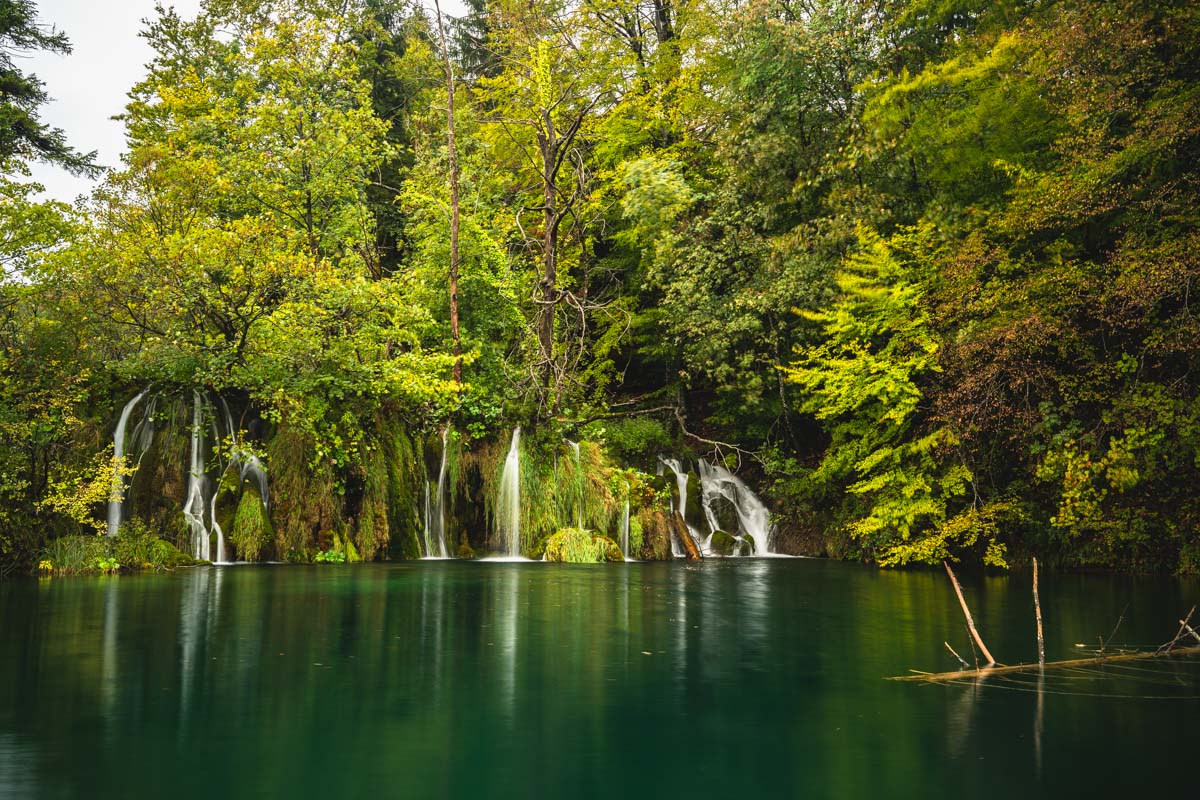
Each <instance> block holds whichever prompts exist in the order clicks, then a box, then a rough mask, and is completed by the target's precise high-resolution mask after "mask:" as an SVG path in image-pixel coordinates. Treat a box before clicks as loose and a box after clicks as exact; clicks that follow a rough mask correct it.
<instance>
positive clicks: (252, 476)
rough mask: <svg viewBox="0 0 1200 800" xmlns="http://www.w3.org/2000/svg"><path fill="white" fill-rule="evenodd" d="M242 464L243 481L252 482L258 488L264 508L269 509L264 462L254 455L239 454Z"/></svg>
mask: <svg viewBox="0 0 1200 800" xmlns="http://www.w3.org/2000/svg"><path fill="white" fill-rule="evenodd" d="M238 460H239V463H241V465H242V468H241V472H240V475H241V478H242V480H243V481H245V480H252V481H254V484H255V485H256V486H257V487H258V496H259V497H261V498H262V504H263V508H269V507H270V506H269V505H268V503H267V471H266V470H265V469H263V465H262V461H260V460H259V458H258V456H256V455H254V454H253V453H245V452H242V453H239V454H238Z"/></svg>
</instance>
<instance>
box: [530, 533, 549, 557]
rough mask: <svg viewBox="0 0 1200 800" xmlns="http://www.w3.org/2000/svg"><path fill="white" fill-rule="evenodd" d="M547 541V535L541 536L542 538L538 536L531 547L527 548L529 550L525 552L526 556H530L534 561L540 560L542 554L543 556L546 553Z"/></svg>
mask: <svg viewBox="0 0 1200 800" xmlns="http://www.w3.org/2000/svg"><path fill="white" fill-rule="evenodd" d="M549 541H550V537H549V536H543V537H542V538H540V539H538V540H537V541H536V542H534V543H533V547H531V548H529V551H528V553H527V555H528V557H529V558H532V559H533V560H534V561H540V560H541V559H542V556H544V555H545V554H546V543H547V542H549Z"/></svg>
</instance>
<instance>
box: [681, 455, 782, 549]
mask: <svg viewBox="0 0 1200 800" xmlns="http://www.w3.org/2000/svg"><path fill="white" fill-rule="evenodd" d="M659 463H660V464H661V465H664V466H666V468H667V469H669V470H671V471H672V472H674V473H675V483H676V486H677V487H678V489H679V514H680V516H682V517H683V518H684V522H686V523H687V527H688V531H690V532H691V534H692V537H693V538H694V539H695V540H696V542H697V544H698V545H699V546H700V549H701V550H702V551H703V552H704V553H705V554H706V555H708V554H711V553H712V552H713V551H712V538H713V534H714V533H716V532H717V531H719V530H722V528H721V523H720V521H719V520H718V519H717V512H716V509H715V508H714V507H713V504H714V502H715V501H717V500H724V501H727V502H728V503H729V504H730V505H731V506H732V507H733V510H734V513H735V514H736V516H737V522H738V530H737V532H736V533H734V532H732V531H725V532H726V533H729V534H730V535H732V536H733V537H734V539H735V540H737V541H738V542H739V544H740V545H742V547H740V549H739V552H738V553H736V554H737V555H744V554H746V551H748V550H749V542H747V541H746V539H747V536H749V538H751V539H753V541H754V555H758V556H771V555H777V554H776V553H775V552H774V551H772V550H771V545H772V542H771V535H772V533H773V530H772V527H771V512H770V511H769V510H768V509H767V507H766V505H764V504H763V502H762V500H760V499H759V497H758V495H756V494H755V493H754V492H753V491H752V490H751V489H750V487H749V486H747V485H746V484H745V482H744V481H742V479H741V478H739V477H737V476H736V475H734V474H733V473H731V472H730V471H729V470H727V469H726V468H725V467H723V466H721V465H720V464H709V463H708V462H706V461H704V460H701V461H700V462H699V463H698V468H699V473H700V506H701V509H702V510H703V512H704V519H705V521H706V522H707V524H708V533H707V534H705V535H702V534H701V533H700V531H698V530H696V528H695V527H694V526H693V525H692V524H691V523H690V522H688V521H687V489H688V478H689V475H688V472H687V469H686V468H685V467H684V466H683V463H682V462H681V461H680V460H679V459H675V458H661V457H660V458H659ZM674 510H675V509H674V505H673V504H672V512H674ZM671 552H672V553H673V554H674V555H675V556H677V557H678V556H681V555H683V552H682V549H681V548H680V547H679V546H678V543H677V542H676V541H675V537H671Z"/></svg>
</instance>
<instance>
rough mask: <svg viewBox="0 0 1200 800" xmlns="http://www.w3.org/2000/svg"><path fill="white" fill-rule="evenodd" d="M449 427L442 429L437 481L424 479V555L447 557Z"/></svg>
mask: <svg viewBox="0 0 1200 800" xmlns="http://www.w3.org/2000/svg"><path fill="white" fill-rule="evenodd" d="M449 444H450V428H449V427H446V428H443V429H442V463H441V466H439V467H438V478H437V483H436V484H435V483H433V482H432V481H429V480H426V481H425V557H426V558H449V557H450V553H449V551H448V550H447V548H446V452H447V450H448V449H449Z"/></svg>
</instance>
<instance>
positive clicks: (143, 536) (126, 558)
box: [38, 520, 204, 575]
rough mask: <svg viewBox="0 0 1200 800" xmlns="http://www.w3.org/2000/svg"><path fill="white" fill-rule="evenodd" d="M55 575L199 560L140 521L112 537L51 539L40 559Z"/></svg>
mask: <svg viewBox="0 0 1200 800" xmlns="http://www.w3.org/2000/svg"><path fill="white" fill-rule="evenodd" d="M38 560H39V561H40V562H43V563H44V564H45V566H46V567H47V569H46V570H45V571H47V572H53V573H54V574H56V575H97V574H100V573H103V572H113V571H116V570H117V569H120V570H122V571H125V572H137V571H141V570H151V569H153V570H157V569H171V568H173V567H183V566H191V565H193V564H200V563H204V562H200V561H196V560H195V559H192V558H190V557H188V556H186V555H184V554H183V553H181V552H180V551H179V550H178V549H176V548H175V547H174V546H173V545H172V544H171V543H170V542H165V541H163V540H162V539H159V538H158V537H157V536H154V535H153V534H152V533H150V531H149V529H148V528H147V527H146V525H145V524H144V523H143V522H141V520H130V521H128V522H125V523H123V524H122V525H121V530H120V532H119V534H118V535H117V536H115V537H110V536H61V537H59V538H57V539H53V540H51V541H50V542H49V543H48V544H47V545H46V547H45V549H43V550H42V552H41V554H40V557H39V559H38Z"/></svg>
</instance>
